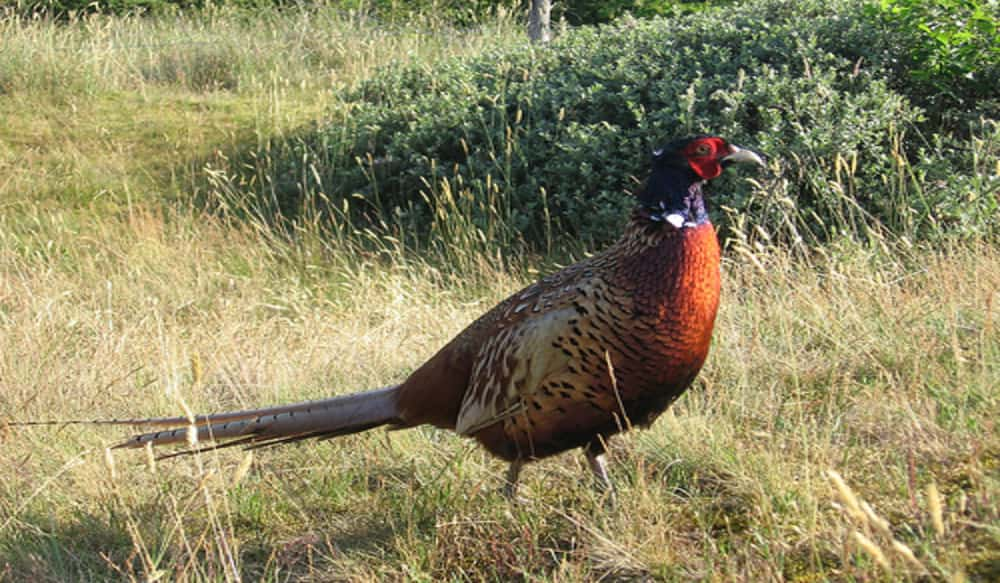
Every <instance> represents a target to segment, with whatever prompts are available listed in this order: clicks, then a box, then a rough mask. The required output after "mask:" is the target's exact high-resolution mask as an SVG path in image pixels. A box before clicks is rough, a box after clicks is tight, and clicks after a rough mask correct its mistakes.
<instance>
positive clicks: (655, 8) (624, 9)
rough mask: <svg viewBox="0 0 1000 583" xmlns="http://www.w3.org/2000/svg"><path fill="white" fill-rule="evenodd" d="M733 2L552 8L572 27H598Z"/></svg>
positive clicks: (683, 0)
mask: <svg viewBox="0 0 1000 583" xmlns="http://www.w3.org/2000/svg"><path fill="white" fill-rule="evenodd" d="M733 1H734V0H609V1H602V0H567V1H565V2H557V3H555V6H553V10H554V16H555V17H556V18H565V19H566V21H567V22H568V23H570V24H573V25H581V24H601V23H605V22H610V21H612V20H614V19H615V18H618V17H619V16H622V15H624V14H626V13H627V14H631V15H632V16H635V17H638V18H649V17H651V16H663V15H668V14H673V13H675V12H682V11H691V10H701V9H704V8H707V7H709V6H712V5H719V4H731V3H732V2H733Z"/></svg>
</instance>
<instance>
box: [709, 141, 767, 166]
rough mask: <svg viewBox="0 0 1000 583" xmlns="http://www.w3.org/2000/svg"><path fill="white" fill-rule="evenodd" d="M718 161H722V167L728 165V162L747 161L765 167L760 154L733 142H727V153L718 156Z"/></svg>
mask: <svg viewBox="0 0 1000 583" xmlns="http://www.w3.org/2000/svg"><path fill="white" fill-rule="evenodd" d="M719 162H721V163H722V167H723V168H725V167H727V166H729V165H730V164H737V163H747V162H749V163H752V164H756V165H758V166H760V167H762V168H766V167H767V164H766V163H765V162H764V158H763V157H762V156H761V155H760V154H758V153H757V152H754V151H753V150H747V149H745V148H741V147H739V146H737V145H735V144H729V153H728V154H726V155H725V156H723V157H721V158H719Z"/></svg>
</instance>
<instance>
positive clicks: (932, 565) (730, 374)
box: [0, 210, 1000, 580]
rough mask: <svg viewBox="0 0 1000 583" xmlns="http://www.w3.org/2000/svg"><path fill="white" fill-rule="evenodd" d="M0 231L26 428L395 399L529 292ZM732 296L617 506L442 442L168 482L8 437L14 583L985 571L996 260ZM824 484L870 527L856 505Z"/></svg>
mask: <svg viewBox="0 0 1000 583" xmlns="http://www.w3.org/2000/svg"><path fill="white" fill-rule="evenodd" d="M5 223H6V224H4V225H3V226H4V228H3V233H4V235H3V236H2V237H0V268H2V269H0V271H2V273H4V278H3V280H2V281H3V283H2V287H0V306H2V310H0V314H2V318H0V322H2V329H3V331H4V333H3V335H2V341H0V342H2V345H0V355H2V356H0V371H2V374H0V379H2V383H3V390H2V391H0V395H2V396H0V402H2V407H3V410H4V411H5V417H6V418H9V419H37V418H81V417H82V418H91V417H123V416H145V415H163V414H176V413H177V412H179V411H181V410H182V403H183V406H188V407H191V408H192V409H195V410H197V411H213V410H219V409H225V408H232V407H245V406H253V405H257V404H262V403H275V402H283V401H291V400H298V399H305V398H313V397H320V396H323V395H329V394H333V393H343V392H349V391H352V390H356V389H360V388H367V387H374V386H381V385H384V384H388V383H391V382H395V381H398V380H400V379H401V378H403V377H404V376H405V375H406V374H407V372H409V371H410V370H412V369H413V368H414V367H416V366H417V365H419V364H420V363H421V362H422V361H423V360H424V359H425V358H427V357H428V356H430V355H431V354H432V353H433V352H434V351H435V350H436V349H437V348H438V347H440V346H441V345H442V344H443V343H444V342H445V341H447V339H448V338H450V337H451V336H452V335H453V334H454V333H456V332H457V331H458V330H460V329H461V328H462V327H463V326H464V325H466V324H467V323H468V322H470V321H471V320H472V319H474V317H475V316H477V315H478V314H480V313H481V312H482V311H484V310H485V309H487V308H488V307H489V306H491V305H492V304H493V303H494V302H495V301H497V300H499V299H501V298H502V297H503V296H504V295H505V294H507V293H509V292H511V291H513V290H515V289H516V288H517V287H518V286H519V285H520V284H522V283H524V282H526V281H527V279H528V276H526V275H525V274H523V273H513V274H511V273H509V272H492V273H484V274H478V277H476V278H471V279H473V280H479V281H483V280H485V279H487V278H492V279H493V281H495V282H496V283H495V285H494V286H493V287H491V288H483V287H481V286H477V285H468V286H465V287H463V286H461V285H455V282H454V280H443V279H442V278H441V277H440V274H439V272H438V270H436V269H435V268H434V267H432V266H430V265H426V264H421V263H420V262H419V261H417V260H414V259H413V258H412V257H405V258H403V257H400V258H396V259H393V258H392V257H391V256H389V255H388V254H389V252H388V251H387V252H385V253H383V254H381V255H370V256H368V257H366V256H365V254H364V253H363V252H362V248H360V247H356V248H351V247H343V248H341V247H336V246H332V245H331V244H330V243H329V242H320V241H313V243H312V244H309V243H308V241H307V240H308V239H309V235H308V234H303V235H302V237H301V239H300V240H299V241H297V242H288V241H287V240H285V241H284V242H282V240H281V239H280V238H279V237H273V238H269V237H262V236H261V229H264V228H265V227H264V226H262V225H259V226H258V227H257V228H253V227H252V226H250V227H248V226H246V225H238V224H237V225H233V224H223V223H221V222H216V221H214V220H213V219H211V218H210V217H206V216H200V215H192V214H183V213H181V214H177V215H174V216H164V215H161V214H157V213H152V212H147V211H138V210H137V211H136V212H134V213H133V214H132V215H131V216H129V217H121V218H111V219H96V218H95V220H94V221H93V222H92V223H90V224H87V225H80V224H70V223H68V222H66V221H64V220H62V219H60V217H59V215H58V214H56V215H53V214H51V213H43V212H39V213H38V214H37V215H35V216H27V217H22V219H21V220H19V221H16V222H15V221H10V220H9V219H7V220H5ZM316 235H317V236H318V235H319V233H318V232H317V233H316ZM317 250H321V251H317ZM484 269H488V268H485V267H484ZM725 273H726V279H725V284H724V287H725V289H724V302H723V307H722V311H721V313H720V316H719V326H718V330H717V332H716V339H715V345H714V348H713V353H712V357H711V359H710V362H709V363H708V365H707V367H706V370H705V371H704V372H703V374H702V376H701V377H700V380H699V382H698V383H697V387H696V388H695V389H693V390H692V391H691V392H690V393H689V394H688V395H687V396H686V397H684V398H683V399H681V401H680V402H679V403H678V404H677V405H676V406H675V407H674V408H673V409H672V411H671V412H670V413H669V414H668V415H667V416H666V417H665V418H664V419H663V420H661V421H660V422H659V423H657V425H656V426H655V427H654V428H653V430H651V431H647V432H642V433H635V434H631V435H628V436H626V437H624V438H622V439H619V440H616V441H615V446H614V448H613V450H612V452H613V453H612V456H613V458H614V462H615V463H614V466H613V470H612V473H613V477H614V479H615V481H616V482H617V484H618V486H619V496H618V502H617V504H614V505H612V504H611V503H610V502H609V501H608V500H605V499H603V498H602V496H601V495H600V494H599V493H598V491H597V490H596V489H595V488H593V487H591V485H589V484H588V482H587V480H581V479H580V478H581V476H585V475H586V473H585V469H584V466H583V464H582V459H578V458H579V456H574V455H565V456H561V457H559V458H556V459H555V460H550V461H546V462H543V463H540V464H537V465H535V466H532V467H531V468H530V470H529V471H528V472H527V475H526V478H527V479H526V493H527V496H528V497H529V499H530V502H528V504H527V505H525V506H523V507H519V506H513V507H512V506H510V505H509V504H508V503H507V502H506V501H505V500H504V499H503V498H502V497H501V496H499V494H498V490H499V485H500V483H501V479H500V474H501V473H502V470H503V468H502V467H501V464H499V463H497V462H495V461H492V460H490V459H488V458H487V457H486V456H485V455H484V454H483V453H482V452H481V451H479V450H478V449H476V448H475V447H474V446H473V445H472V444H471V443H469V442H467V441H464V440H461V439H459V438H456V437H455V436H453V435H451V434H446V433H442V432H436V431H432V430H415V431H410V432H405V433H393V434H383V433H374V434H368V435H361V436H355V437H350V438H346V439H343V440H338V441H334V442H332V443H323V444H306V445H301V446H295V447H289V448H284V449H278V450H273V451H263V452H259V453H258V454H256V456H255V457H254V458H253V459H252V460H251V461H248V460H246V459H244V454H242V453H239V452H231V453H230V452H227V453H218V454H211V455H203V456H201V457H198V458H193V459H188V460H177V461H172V462H162V463H159V464H156V465H155V467H150V466H148V465H147V464H146V457H145V456H144V455H143V454H142V453H141V452H137V453H125V454H123V453H121V452H116V454H115V456H114V466H113V472H112V471H111V469H112V468H110V467H109V465H108V462H107V461H106V460H105V458H104V454H103V453H102V451H103V448H104V447H105V446H106V445H108V444H109V443H111V442H113V441H115V439H117V438H118V437H120V436H121V435H122V433H121V432H120V431H114V430H109V429H107V428H96V427H89V426H81V427H77V426H67V427H64V428H56V429H54V430H38V429H32V430H24V429H17V430H16V431H15V430H13V429H10V430H8V431H6V432H5V438H4V447H3V448H2V450H0V463H2V464H3V466H4V467H8V468H11V471H10V472H9V473H8V474H7V475H6V477H5V479H4V480H2V482H0V489H2V491H3V495H2V496H0V500H2V502H0V557H2V559H0V564H5V565H6V568H7V569H8V574H9V576H10V577H11V578H13V579H14V580H17V579H18V578H19V577H20V576H23V575H24V574H33V575H34V576H37V577H39V578H42V579H48V580H66V579H88V578H107V577H112V578H123V579H143V580H144V579H147V578H155V577H157V576H159V577H166V578H168V579H178V580H208V579H211V580H216V579H223V580H237V579H241V578H245V579H257V578H265V579H282V580H283V579H285V578H291V579H300V578H306V579H310V578H311V579H351V580H376V579H383V578H390V579H412V578H417V579H421V578H427V579H438V578H441V577H447V576H457V575H461V576H463V577H467V578H472V579H479V578H507V577H511V576H515V575H517V576H521V575H524V574H528V573H533V574H534V575H533V576H537V577H540V578H542V579H546V580H579V579H599V578H602V577H611V576H614V577H619V576H620V577H627V578H631V577H646V576H655V577H662V578H666V579H687V578H691V577H697V578H721V579H729V578H739V579H761V578H770V579H780V578H794V577H796V576H817V577H820V578H833V579H839V578H869V577H875V578H906V577H920V576H924V575H929V576H931V577H934V578H939V577H940V578H949V577H955V576H958V575H959V574H961V573H965V574H967V575H969V576H983V575H987V574H990V573H993V572H994V571H992V569H994V568H995V567H994V566H993V565H994V562H995V557H996V554H997V545H996V542H997V541H996V530H995V527H994V525H995V524H996V521H997V518H998V516H997V509H998V505H997V496H998V494H1000V482H998V479H997V478H998V475H997V467H996V461H995V460H996V459H997V453H998V448H1000V443H998V438H997V432H996V428H995V419H996V418H997V413H998V412H1000V408H998V399H997V393H996V386H997V381H998V375H997V369H996V362H997V359H998V357H1000V342H998V338H997V334H996V329H997V328H996V327H997V325H998V322H997V320H998V318H997V311H996V307H995V306H996V305H997V304H996V301H997V294H998V289H1000V255H998V253H997V250H996V249H995V248H993V247H991V246H988V245H981V246H976V245H967V246H957V247H955V248H950V249H938V250H916V251H915V250H909V251H907V250H904V249H901V250H899V252H898V253H895V254H891V253H886V252H885V251H884V250H871V249H865V248H861V247H859V246H856V245H846V244H845V245H844V246H843V248H839V249H836V248H835V249H830V250H828V251H827V252H826V253H824V254H820V255H817V256H816V257H814V258H812V259H808V260H806V259H802V258H795V257H792V256H790V255H789V254H788V253H785V252H782V251H778V250H767V251H761V250H750V251H747V252H746V253H743V254H731V255H730V259H728V260H727V262H726V268H725ZM247 464H249V465H247ZM831 470H832V471H834V472H837V474H836V475H839V476H842V478H841V479H842V480H843V482H844V483H845V484H848V485H849V487H850V489H851V490H850V491H851V492H853V493H854V496H855V497H856V499H857V500H859V502H854V503H853V504H854V505H857V508H862V507H864V508H867V509H868V510H863V511H861V512H860V513H859V511H858V510H857V509H856V508H854V506H852V503H850V502H849V501H847V502H845V499H844V495H843V493H842V491H840V490H838V489H837V488H836V487H835V486H836V485H837V484H838V483H839V482H837V481H834V482H831V478H830V475H831V474H830V472H831ZM931 485H933V488H935V489H936V491H937V492H938V493H937V494H934V495H930V494H929V491H930V490H929V489H930V488H931V487H932V486H931ZM848 500H849V499H848ZM935 500H936V501H935ZM862 505H864V506H862ZM869 511H870V513H869V514H866V512H869ZM872 516H875V517H877V519H876V518H872ZM902 549H905V550H902ZM877 553H880V554H877ZM907 553H911V554H912V555H913V556H912V558H911V557H909V556H908V555H907ZM922 574H923V575H922Z"/></svg>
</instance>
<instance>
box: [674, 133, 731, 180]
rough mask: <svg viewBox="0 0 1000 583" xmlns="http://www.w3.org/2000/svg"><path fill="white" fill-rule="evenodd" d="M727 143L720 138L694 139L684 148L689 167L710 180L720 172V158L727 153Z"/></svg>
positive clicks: (703, 178)
mask: <svg viewBox="0 0 1000 583" xmlns="http://www.w3.org/2000/svg"><path fill="white" fill-rule="evenodd" d="M729 150H730V148H729V145H728V144H726V142H725V140H722V139H720V138H702V139H700V140H694V141H692V142H691V143H690V144H688V145H687V147H686V148H684V156H685V157H686V158H687V160H688V164H690V165H691V169H692V170H694V171H695V173H696V174H697V175H698V176H699V177H701V178H702V180H711V179H713V178H716V177H718V176H719V175H720V174H722V164H721V163H720V161H719V160H720V159H721V158H722V157H723V156H725V155H726V154H728V153H729Z"/></svg>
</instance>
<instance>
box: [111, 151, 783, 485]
mask: <svg viewBox="0 0 1000 583" xmlns="http://www.w3.org/2000/svg"><path fill="white" fill-rule="evenodd" d="M734 162H750V163H755V164H758V165H764V162H763V160H762V159H761V157H760V156H759V155H758V154H756V153H754V152H752V151H750V150H746V149H742V148H739V147H737V146H735V145H732V144H729V143H728V142H727V141H726V140H724V139H722V138H719V137H714V136H697V137H692V138H687V139H682V140H677V141H674V142H671V143H669V144H667V145H665V146H664V147H662V148H660V149H658V150H656V151H654V152H653V156H652V161H651V166H652V169H651V172H650V175H649V178H648V180H647V181H646V183H645V185H644V187H643V188H642V189H641V191H640V192H639V193H638V196H637V205H636V206H635V208H634V210H633V211H632V214H631V218H630V220H629V222H628V225H627V226H626V228H625V232H624V234H623V235H622V237H621V239H619V240H618V242H617V243H615V244H614V245H612V246H611V247H609V248H608V249H606V250H604V251H603V252H602V253H599V254H597V255H594V256H592V257H590V258H588V259H585V260H583V261H581V262H579V263H576V264H574V265H571V266H569V267H566V268H565V269H562V270H561V271H558V272H556V273H554V274H552V275H549V276H548V277H545V278H544V279H542V280H540V281H538V282H537V283H534V284H533V285H530V286H528V287H527V288H525V289H523V290H521V291H519V292H517V293H515V294H514V295H512V296H510V297H509V298H507V299H506V300H505V301H503V302H501V303H500V304H499V305H497V306H496V307H494V308H493V309H492V310H490V311H489V312H487V313H486V314H484V315H483V316H481V317H480V318H479V319H478V320H476V321H475V322H473V323H472V324H471V325H469V327H467V328H466V329H465V330H463V331H462V332H461V333H459V334H458V336H456V337H455V338H454V339H453V340H451V342H449V343H448V344H447V345H445V346H444V348H442V349H441V350H440V351H439V352H437V354H435V355H434V356H432V357H431V358H430V359H429V360H428V361H427V362H425V363H424V364H423V365H422V366H420V367H419V368H418V369H416V370H415V371H414V372H413V373H412V374H411V375H410V376H409V377H408V378H407V379H406V380H404V381H403V382H402V383H400V384H398V385H393V386H389V387H384V388H380V389H376V390H370V391H366V392H360V393H355V394H349V395H346V396H337V397H332V398H328V399H322V400H316V401H307V402H303V403H296V404H291V405H284V406H278V407H271V408H264V409H254V410H248V411H236V412H230V413H218V414H213V415H204V416H195V417H173V418H155V419H135V420H112V421H110V423H116V424H128V425H149V426H161V427H163V426H172V427H173V428H170V429H164V430H160V431H154V432H150V433H144V434H141V435H136V436H135V437H132V438H131V439H129V440H127V441H125V442H123V443H120V444H118V445H117V446H115V447H125V448H130V447H145V446H147V444H152V445H164V444H171V443H188V444H192V447H190V448H189V449H186V450H183V451H180V452H179V453H174V454H170V455H168V456H166V457H171V456H172V455H183V454H187V453H193V452H196V451H202V450H204V449H215V448H221V447H229V446H246V447H250V448H258V447H264V446H270V445H276V444H281V443H288V442H294V441H300V440H305V439H311V438H331V437H335V436H339V435H346V434H351V433H357V432H360V431H365V430H367V429H372V428H374V427H378V426H383V425H388V426H390V427H392V428H396V429H404V428H410V427H416V426H418V425H425V424H429V425H433V426H435V427H439V428H442V429H450V430H452V431H455V432H456V433H458V434H459V435H463V436H468V437H471V438H473V439H475V440H477V441H478V442H479V443H480V444H481V445H482V446H483V447H484V448H485V449H486V450H487V451H489V452H490V453H491V454H493V455H494V456H496V457H498V458H501V459H503V460H506V461H507V462H509V464H510V465H509V469H508V472H507V480H506V487H505V492H506V493H507V494H508V495H513V494H514V493H515V492H516V488H517V480H518V476H519V473H520V471H521V468H522V466H523V465H524V464H525V463H527V462H530V461H534V460H539V459H542V458H545V457H548V456H552V455H554V454H558V453H560V452H564V451H566V450H570V449H574V448H582V449H583V451H584V453H585V455H586V457H587V460H588V464H589V467H590V469H591V471H592V472H593V473H594V475H595V476H596V478H597V479H598V481H599V482H600V483H601V484H602V485H603V486H604V487H606V488H610V487H611V482H610V480H609V478H608V474H607V466H606V462H605V457H604V453H605V451H606V445H607V442H608V440H609V439H610V438H611V437H612V436H613V435H615V434H617V433H619V432H622V431H623V430H626V429H629V428H631V427H632V426H634V425H638V426H648V425H650V424H651V423H653V421H654V420H655V419H656V418H657V417H658V416H659V415H660V414H661V413H663V412H664V411H665V410H666V409H667V407H668V406H669V405H670V404H671V403H672V402H673V401H674V400H675V399H677V398H678V397H679V396H680V395H681V394H682V393H683V392H684V391H685V390H686V389H687V388H688V387H689V386H690V385H691V383H692V381H693V380H694V378H695V376H696V375H697V374H698V372H699V370H700V369H701V367H702V364H703V363H704V362H705V358H706V357H707V355H708V349H709V344H710V342H711V338H712V328H713V326H714V323H715V315H716V310H717V308H718V305H719V289H720V264H719V256H720V252H719V244H718V240H717V237H716V233H715V228H714V227H713V226H712V224H711V223H710V222H709V219H708V214H707V212H706V207H705V200H704V193H703V190H702V188H703V185H705V184H706V183H707V181H709V180H711V179H713V178H716V177H717V176H719V175H720V174H721V173H722V171H723V168H724V167H726V166H728V165H729V164H730V163H734ZM189 432H196V435H189ZM206 442H208V445H198V444H203V443H206Z"/></svg>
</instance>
